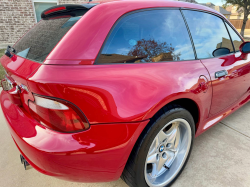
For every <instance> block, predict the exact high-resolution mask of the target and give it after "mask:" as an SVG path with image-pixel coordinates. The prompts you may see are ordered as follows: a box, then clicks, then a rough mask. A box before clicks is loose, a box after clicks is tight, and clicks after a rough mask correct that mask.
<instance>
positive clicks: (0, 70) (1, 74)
mask: <svg viewBox="0 0 250 187" xmlns="http://www.w3.org/2000/svg"><path fill="white" fill-rule="evenodd" d="M4 51H5V49H0V58H1V57H2V56H3V55H4ZM4 75H5V72H4V69H3V66H2V65H0V80H2V79H3V78H4Z"/></svg>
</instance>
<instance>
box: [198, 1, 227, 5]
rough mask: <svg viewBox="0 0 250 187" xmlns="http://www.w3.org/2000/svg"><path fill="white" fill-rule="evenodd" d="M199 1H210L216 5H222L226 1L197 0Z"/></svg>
mask: <svg viewBox="0 0 250 187" xmlns="http://www.w3.org/2000/svg"><path fill="white" fill-rule="evenodd" d="M196 1H197V2H198V3H208V2H211V3H213V4H215V5H219V6H222V5H223V4H224V3H223V2H222V0H196Z"/></svg>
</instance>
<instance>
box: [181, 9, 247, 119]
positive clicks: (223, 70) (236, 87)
mask: <svg viewBox="0 0 250 187" xmlns="http://www.w3.org/2000/svg"><path fill="white" fill-rule="evenodd" d="M183 13H184V15H185V18H186V21H187V23H188V25H189V29H190V32H191V35H192V38H193V42H194V45H195V49H196V54H197V58H198V59H200V60H201V62H202V63H203V64H204V65H205V67H206V68H207V69H208V71H209V73H210V76H211V81H212V87H213V98H212V105H211V109H210V116H211V115H216V114H218V113H220V112H221V111H222V110H224V109H226V108H227V107H229V106H231V105H233V104H235V103H236V102H239V101H240V99H241V98H242V97H243V96H244V95H245V94H246V93H247V91H248V89H249V86H250V84H249V81H246V80H248V77H249V70H250V63H249V59H247V60H242V59H241V58H240V57H239V56H240V54H241V53H240V52H239V46H240V45H241V44H242V43H243V41H242V39H241V38H240V37H239V36H238V34H236V33H235V31H234V30H233V29H232V27H231V26H230V25H229V24H228V23H226V21H225V20H224V19H222V18H220V17H218V16H216V15H213V14H209V13H205V12H200V11H191V10H183ZM229 33H230V34H229ZM231 39H232V40H231ZM225 48H227V49H225ZM218 51H219V52H218ZM229 51H230V52H229Z"/></svg>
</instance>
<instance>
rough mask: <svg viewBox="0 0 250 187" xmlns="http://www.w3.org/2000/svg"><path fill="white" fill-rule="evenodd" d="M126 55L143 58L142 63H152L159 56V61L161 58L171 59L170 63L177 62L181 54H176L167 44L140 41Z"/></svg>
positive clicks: (170, 45)
mask: <svg viewBox="0 0 250 187" xmlns="http://www.w3.org/2000/svg"><path fill="white" fill-rule="evenodd" d="M128 55H129V56H138V57H144V58H143V60H142V61H144V62H152V60H153V59H156V58H157V56H159V55H161V57H159V58H160V59H161V60H160V61H162V60H163V58H168V59H171V60H170V61H173V60H175V61H177V60H180V56H181V53H177V54H176V53H175V48H174V47H172V44H168V43H167V42H157V41H155V40H152V39H150V40H145V39H142V40H139V41H137V44H136V45H135V46H133V48H132V49H131V50H130V51H129V52H128ZM158 60H159V59H158ZM158 60H156V61H158Z"/></svg>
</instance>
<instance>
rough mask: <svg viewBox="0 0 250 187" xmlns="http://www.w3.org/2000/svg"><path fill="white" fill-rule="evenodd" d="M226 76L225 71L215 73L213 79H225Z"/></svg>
mask: <svg viewBox="0 0 250 187" xmlns="http://www.w3.org/2000/svg"><path fill="white" fill-rule="evenodd" d="M226 75H228V73H227V70H222V71H217V72H215V78H221V77H225V76H226Z"/></svg>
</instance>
